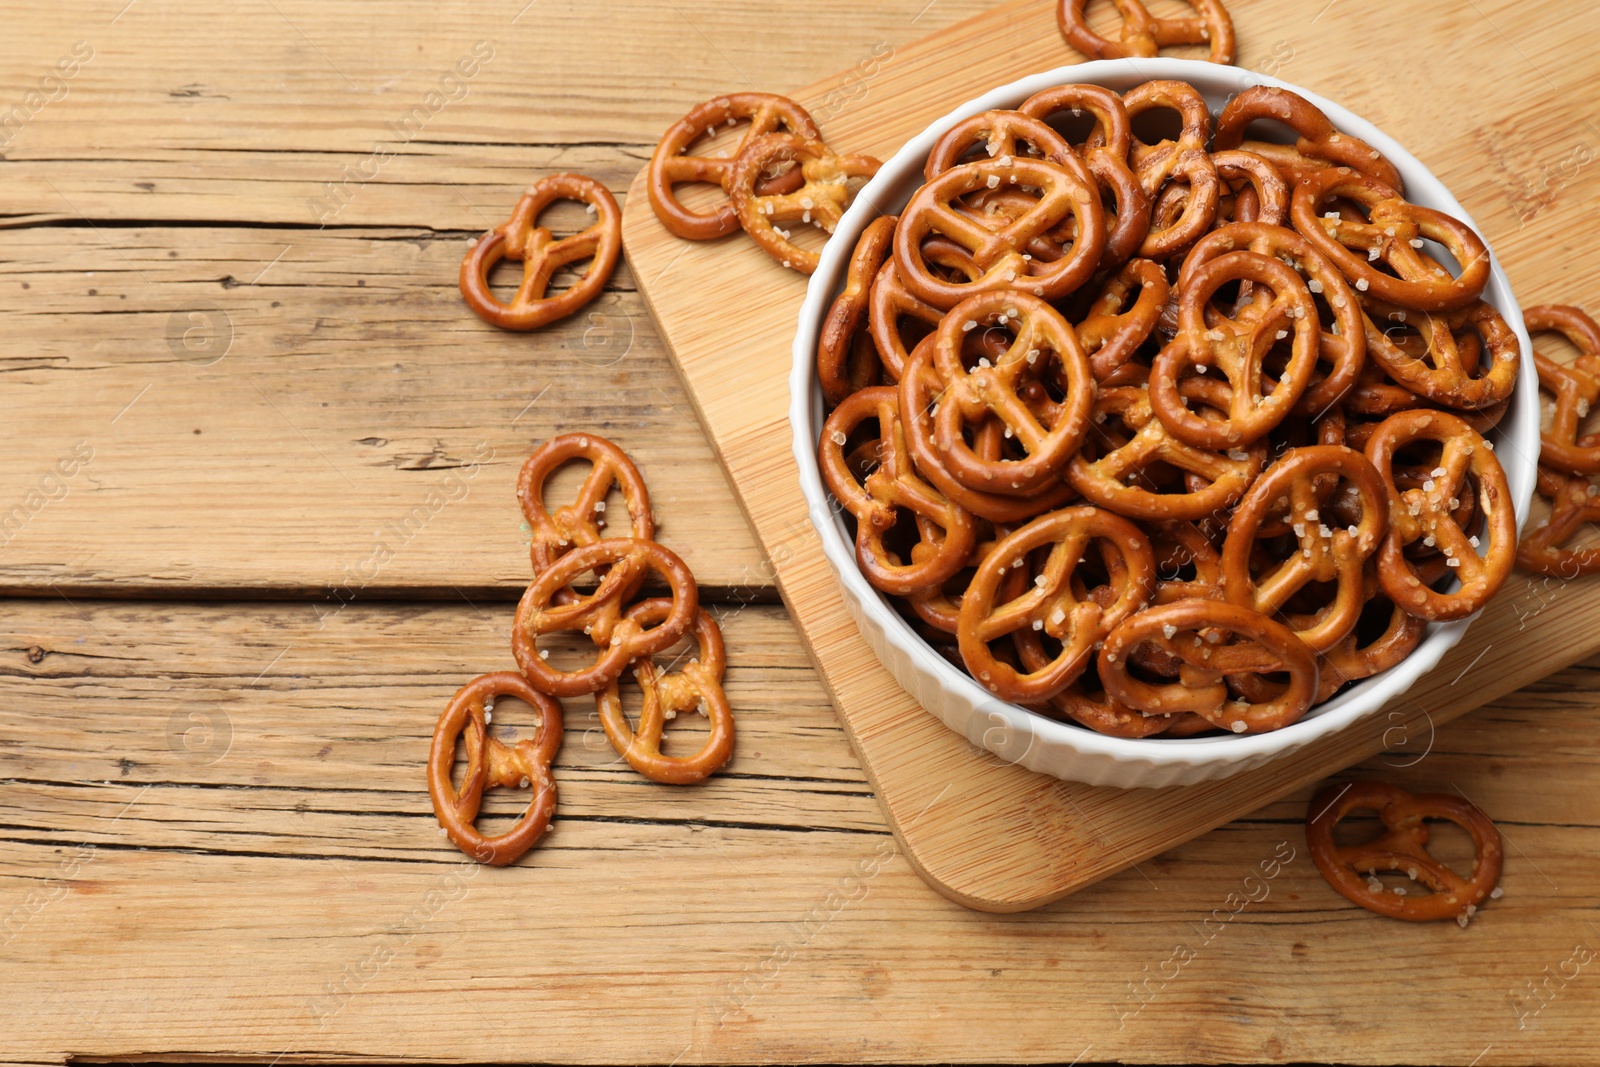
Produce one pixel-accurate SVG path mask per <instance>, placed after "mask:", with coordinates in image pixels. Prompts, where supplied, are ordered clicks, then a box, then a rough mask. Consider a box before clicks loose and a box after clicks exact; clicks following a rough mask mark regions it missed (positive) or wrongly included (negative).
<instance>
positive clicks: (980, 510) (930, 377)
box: [899, 334, 1076, 523]
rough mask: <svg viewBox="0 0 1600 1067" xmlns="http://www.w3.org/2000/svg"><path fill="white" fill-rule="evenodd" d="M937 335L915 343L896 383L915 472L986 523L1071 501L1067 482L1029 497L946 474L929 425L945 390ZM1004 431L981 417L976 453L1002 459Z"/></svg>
mask: <svg viewBox="0 0 1600 1067" xmlns="http://www.w3.org/2000/svg"><path fill="white" fill-rule="evenodd" d="M935 338H936V335H934V334H929V335H928V336H927V337H926V338H924V339H923V340H922V342H921V343H919V344H918V345H917V347H916V349H915V350H914V351H913V352H912V353H911V355H910V357H909V358H908V360H907V362H906V366H905V373H904V374H903V375H902V376H901V378H900V385H899V390H900V417H901V420H902V422H903V425H904V426H905V434H906V444H907V446H908V447H909V448H910V450H911V458H912V462H913V463H914V464H915V465H916V469H917V471H918V473H920V474H921V475H922V476H923V477H924V478H926V479H928V481H930V482H932V483H933V485H934V486H935V487H936V488H937V489H938V490H939V491H940V492H941V493H943V494H944V495H945V496H946V497H947V498H948V499H950V500H951V501H954V502H955V503H957V504H959V505H961V506H962V507H963V508H966V509H967V510H968V511H969V512H971V513H972V514H973V515H976V516H978V517H980V518H983V519H987V520H988V521H990V522H997V523H1020V522H1027V521H1028V520H1029V519H1032V518H1034V517H1036V516H1038V515H1042V514H1044V513H1045V512H1047V511H1051V510H1053V509H1055V508H1057V507H1060V506H1061V505H1062V504H1065V503H1066V502H1067V501H1069V500H1071V499H1072V498H1073V497H1074V496H1075V495H1076V493H1075V492H1074V491H1073V488H1072V486H1070V485H1067V484H1066V483H1065V482H1059V483H1057V484H1054V485H1050V486H1047V487H1046V488H1044V489H1042V490H1040V491H1039V492H1037V493H1034V494H1032V495H1013V494H1002V493H991V492H987V491H984V490H979V489H971V488H969V487H968V486H966V485H965V484H963V483H962V482H960V481H958V480H957V479H956V478H955V477H954V476H953V475H952V474H951V473H950V470H949V468H948V467H947V466H946V464H945V460H944V456H943V454H942V453H941V452H940V450H939V448H938V446H937V445H936V444H935V435H934V427H933V409H934V408H935V407H936V406H937V404H938V397H939V396H940V394H941V393H943V391H944V389H945V382H944V379H943V378H942V377H941V376H940V375H939V373H938V372H937V371H936V370H935V369H934V366H933V348H934V341H935ZM1004 432H1005V427H1004V425H1003V424H1002V423H1001V422H1000V420H999V419H998V418H990V419H987V420H985V421H984V422H983V423H982V424H981V425H979V427H978V428H977V432H976V433H975V434H974V435H973V442H972V452H973V453H974V455H975V456H976V457H977V458H978V459H979V460H980V461H981V462H984V463H998V462H1001V461H1002V457H1003V456H1004V454H1005V446H1006V444H1007V443H1008V442H1007V440H1006V438H1005V436H1004Z"/></svg>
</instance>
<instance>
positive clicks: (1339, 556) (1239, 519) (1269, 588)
mask: <svg viewBox="0 0 1600 1067" xmlns="http://www.w3.org/2000/svg"><path fill="white" fill-rule="evenodd" d="M1323 474H1329V475H1332V476H1333V477H1334V478H1335V479H1336V480H1340V481H1343V482H1346V483H1348V484H1349V485H1350V486H1351V487H1352V488H1353V489H1354V491H1355V494H1356V496H1357V498H1358V500H1359V509H1360V512H1359V520H1358V521H1357V522H1355V523H1351V524H1349V525H1348V526H1343V527H1339V528H1337V529H1335V528H1333V527H1332V526H1330V525H1329V520H1332V519H1333V517H1332V515H1329V516H1327V517H1324V516H1323V515H1322V513H1321V509H1319V506H1318V503H1319V499H1321V498H1320V497H1319V494H1318V492H1317V485H1316V482H1317V479H1318V477H1319V476H1320V475H1323ZM1322 496H1326V494H1322ZM1284 499H1286V500H1287V501H1288V517H1289V521H1291V522H1292V523H1293V527H1292V532H1293V534H1294V538H1295V542H1296V544H1295V547H1294V548H1293V549H1291V550H1290V553H1289V556H1288V558H1287V559H1284V560H1282V561H1278V562H1276V565H1275V566H1270V567H1268V568H1266V569H1265V570H1264V571H1263V572H1262V573H1260V574H1257V573H1254V570H1253V568H1252V566H1251V563H1252V560H1253V557H1254V556H1255V553H1256V549H1257V547H1258V544H1259V542H1258V538H1259V537H1260V534H1261V530H1262V527H1263V526H1264V525H1265V523H1266V521H1267V519H1268V516H1269V515H1270V513H1271V512H1272V510H1273V508H1274V505H1275V504H1276V502H1277V501H1279V500H1284ZM1388 512H1389V498H1388V493H1387V491H1386V489H1385V487H1384V483H1383V479H1382V478H1381V477H1379V475H1378V472H1377V470H1376V469H1374V467H1373V466H1372V464H1371V463H1369V462H1368V461H1367V458H1366V457H1365V456H1363V455H1362V454H1361V453H1360V452H1357V451H1356V450H1355V449H1353V448H1346V447H1344V446H1343V445H1308V446H1306V447H1304V448H1292V449H1290V450H1289V451H1287V452H1285V453H1284V454H1283V455H1282V456H1281V457H1280V458H1279V459H1278V460H1277V461H1276V462H1274V463H1273V464H1272V466H1271V467H1268V468H1267V470H1266V473H1264V474H1263V475H1262V476H1261V477H1260V478H1258V479H1257V480H1256V482H1255V484H1254V485H1252V486H1251V487H1250V491H1249V492H1248V493H1246V494H1245V496H1244V499H1243V500H1241V501H1240V502H1239V506H1238V507H1237V508H1235V509H1234V512H1233V518H1232V519H1231V520H1230V522H1229V525H1228V538H1227V541H1226V542H1224V544H1223V547H1222V574H1223V578H1222V589H1223V592H1224V595H1225V597H1226V599H1227V600H1228V602H1229V603H1231V604H1238V605H1240V606H1241V607H1247V608H1253V609H1255V610H1256V611H1259V612H1261V613H1263V614H1265V615H1270V616H1274V617H1276V616H1277V614H1278V612H1280V611H1282V610H1283V609H1284V607H1285V606H1286V605H1288V603H1289V601H1290V599H1291V598H1292V597H1294V596H1295V594H1297V593H1300V592H1302V591H1303V590H1304V589H1305V588H1306V586H1307V585H1310V584H1313V583H1321V584H1326V583H1333V585H1334V592H1333V600H1332V601H1331V603H1330V604H1329V605H1328V610H1327V611H1325V612H1323V613H1321V614H1320V617H1319V618H1318V619H1317V620H1316V621H1315V622H1314V623H1312V624H1310V625H1307V626H1298V625H1294V626H1291V627H1290V629H1292V630H1293V631H1294V633H1295V636H1296V637H1298V638H1299V639H1300V640H1301V641H1303V642H1304V643H1305V644H1306V645H1307V647H1309V648H1310V649H1311V650H1312V651H1314V652H1326V651H1327V650H1328V649H1330V648H1332V647H1334V646H1335V645H1336V644H1338V643H1339V642H1340V641H1341V640H1343V639H1344V638H1345V637H1346V636H1347V635H1349V634H1350V633H1351V632H1352V631H1353V630H1354V629H1355V627H1356V623H1357V622H1358V621H1359V620H1360V618H1361V609H1362V607H1363V606H1364V605H1365V604H1366V601H1367V596H1366V592H1367V591H1366V586H1365V581H1364V578H1365V565H1366V561H1367V560H1368V559H1370V558H1371V557H1372V555H1373V554H1374V553H1376V552H1377V551H1378V546H1379V545H1380V544H1382V542H1383V535H1384V534H1385V533H1386V532H1387V530H1388V524H1389V522H1388V520H1389V515H1388ZM1334 521H1336V520H1334Z"/></svg>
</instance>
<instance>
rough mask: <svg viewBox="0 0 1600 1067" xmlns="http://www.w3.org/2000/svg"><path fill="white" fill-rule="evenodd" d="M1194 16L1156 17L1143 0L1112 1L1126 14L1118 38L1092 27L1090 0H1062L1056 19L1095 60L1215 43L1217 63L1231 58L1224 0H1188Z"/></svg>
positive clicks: (1230, 33) (1072, 41)
mask: <svg viewBox="0 0 1600 1067" xmlns="http://www.w3.org/2000/svg"><path fill="white" fill-rule="evenodd" d="M1188 2H1189V6H1191V7H1193V8H1194V9H1195V12H1196V15H1197V17H1194V18H1182V19H1172V18H1156V17H1155V16H1154V15H1152V14H1150V10H1149V9H1148V8H1147V7H1145V5H1144V3H1143V2H1142V0H1112V3H1114V4H1115V5H1116V8H1117V10H1118V11H1119V12H1120V13H1121V14H1122V35H1121V39H1120V40H1116V41H1113V40H1110V39H1109V38H1107V37H1104V36H1102V35H1101V34H1099V33H1096V32H1095V31H1094V30H1093V29H1091V28H1090V26H1089V19H1088V17H1087V15H1086V14H1085V11H1084V9H1085V8H1087V7H1088V6H1089V0H1058V2H1057V5H1056V24H1057V25H1058V26H1060V27H1061V35H1062V36H1063V37H1065V38H1066V39H1067V43H1068V44H1070V45H1071V46H1072V47H1074V48H1076V49H1077V50H1078V51H1080V52H1082V53H1083V54H1084V55H1086V56H1088V57H1090V58H1091V59H1132V58H1138V57H1140V56H1143V57H1145V58H1149V57H1151V56H1154V55H1155V54H1156V53H1157V52H1158V51H1159V50H1160V49H1161V48H1162V47H1163V46H1166V45H1174V44H1206V43H1209V44H1210V45H1211V55H1210V57H1209V58H1210V60H1211V62H1213V63H1232V62H1233V54H1234V41H1233V20H1232V19H1231V18H1229V17H1228V9H1227V8H1225V7H1223V6H1222V0H1188Z"/></svg>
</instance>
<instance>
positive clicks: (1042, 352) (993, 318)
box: [925, 291, 1094, 584]
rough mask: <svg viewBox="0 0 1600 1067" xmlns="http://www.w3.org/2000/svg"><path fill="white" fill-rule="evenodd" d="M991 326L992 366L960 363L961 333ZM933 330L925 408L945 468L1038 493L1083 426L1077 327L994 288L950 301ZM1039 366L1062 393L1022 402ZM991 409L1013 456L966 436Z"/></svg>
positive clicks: (1088, 393) (1010, 491) (1088, 400)
mask: <svg viewBox="0 0 1600 1067" xmlns="http://www.w3.org/2000/svg"><path fill="white" fill-rule="evenodd" d="M992 326H998V327H1000V328H1001V329H1003V330H1005V331H1006V332H1007V333H1008V334H1010V336H1009V338H1008V346H1007V349H1006V351H1005V353H1004V355H1002V356H1000V357H999V359H998V360H997V361H995V362H994V363H993V364H991V363H990V361H989V360H988V359H986V358H983V359H980V360H979V361H978V365H977V366H976V367H972V368H968V367H966V366H965V365H964V363H963V360H962V345H963V340H964V339H965V337H966V335H967V334H968V333H970V332H972V331H973V330H975V329H985V330H987V329H988V328H990V327H992ZM1012 330H1015V331H1016V332H1015V333H1014V334H1011V333H1010V331H1012ZM933 336H934V342H933V366H934V369H935V370H936V371H937V372H938V374H939V377H940V379H941V380H942V381H943V383H944V389H943V391H942V392H941V394H940V396H939V398H938V404H937V409H938V410H936V411H933V412H932V413H931V414H932V416H933V428H934V439H935V441H936V442H937V443H938V446H939V451H940V453H941V455H942V456H943V458H944V466H945V468H946V469H947V470H948V471H949V472H950V475H951V477H953V478H955V479H956V481H958V482H960V483H961V484H963V485H965V486H967V487H968V488H970V489H977V490H980V491H983V492H993V493H1000V494H1002V495H1028V494H1032V493H1035V492H1037V491H1038V490H1039V489H1041V488H1042V487H1044V485H1045V483H1046V482H1047V481H1049V480H1050V479H1051V478H1053V477H1055V476H1056V475H1058V474H1059V473H1060V471H1061V470H1062V469H1063V468H1064V467H1065V466H1066V464H1067V460H1068V459H1069V458H1071V456H1072V455H1073V453H1075V452H1076V451H1077V450H1078V445H1079V443H1080V442H1081V441H1082V440H1083V435H1084V434H1085V433H1086V432H1087V431H1088V428H1089V410H1090V407H1091V405H1092V404H1093V403H1094V379H1093V378H1092V376H1091V375H1090V373H1089V362H1088V360H1087V358H1085V356H1084V354H1083V349H1082V348H1081V347H1080V346H1079V344H1078V335H1077V333H1076V332H1074V330H1073V329H1072V327H1071V326H1070V325H1068V324H1067V320H1066V319H1064V318H1062V317H1061V313H1060V312H1058V311H1056V309H1055V308H1053V307H1051V306H1050V305H1049V304H1047V303H1046V302H1045V301H1043V300H1041V299H1039V298H1038V297H1035V296H1030V295H1029V294H1027V293H1020V292H1004V291H997V292H986V293H979V294H977V295H976V296H971V297H968V298H967V299H966V300H963V301H962V302H961V303H959V304H957V305H956V306H955V308H954V309H952V310H951V312H950V313H949V314H948V315H946V316H945V317H944V321H943V322H941V323H940V325H939V329H938V331H937V332H936V333H935V334H934V335H933ZM1046 374H1049V375H1052V376H1054V377H1055V378H1056V379H1057V380H1058V381H1059V383H1060V386H1061V388H1062V389H1063V390H1064V392H1065V398H1064V399H1063V400H1062V401H1060V402H1059V403H1053V402H1051V401H1049V400H1048V398H1041V397H1039V396H1038V395H1037V392H1036V393H1035V394H1034V395H1033V399H1034V400H1035V403H1034V404H1030V403H1029V402H1028V400H1027V399H1025V398H1024V396H1025V393H1026V392H1027V390H1026V386H1027V385H1028V384H1029V383H1030V382H1036V381H1037V380H1038V379H1039V378H1040V377H1041V376H1043V375H1046ZM991 415H992V416H994V417H995V418H998V419H999V420H1000V422H1001V423H1002V424H1003V425H1004V427H1005V429H1006V431H1008V436H1011V437H1012V438H1014V439H1015V441H1016V442H1017V445H1018V447H1019V448H1020V449H1021V450H1022V452H1023V453H1024V454H1023V456H1022V457H1020V458H1018V459H1007V460H999V461H997V460H992V459H989V458H987V457H985V456H982V455H980V454H979V453H978V452H977V451H976V450H975V449H974V448H973V447H972V446H971V445H970V444H969V443H968V441H967V436H966V431H967V430H968V429H970V428H971V426H972V424H974V423H981V422H982V421H984V420H985V419H987V418H988V417H989V416H991ZM925 584H926V583H925Z"/></svg>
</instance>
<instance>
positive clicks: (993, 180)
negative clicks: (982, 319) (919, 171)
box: [894, 154, 1106, 309]
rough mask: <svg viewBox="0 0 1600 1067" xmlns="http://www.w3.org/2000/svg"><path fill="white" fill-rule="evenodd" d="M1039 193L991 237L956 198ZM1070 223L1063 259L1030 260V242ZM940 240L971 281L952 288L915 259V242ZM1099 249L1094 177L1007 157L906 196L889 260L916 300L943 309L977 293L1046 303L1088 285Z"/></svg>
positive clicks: (1071, 164) (954, 170)
mask: <svg viewBox="0 0 1600 1067" xmlns="http://www.w3.org/2000/svg"><path fill="white" fill-rule="evenodd" d="M1012 184H1015V185H1022V186H1030V187H1032V188H1034V189H1038V190H1039V191H1040V193H1039V197H1038V203H1037V204H1036V205H1035V206H1034V207H1033V208H1032V209H1031V210H1029V211H1027V212H1026V213H1025V214H1024V215H1023V216H1022V217H1021V218H1018V219H1016V220H1015V221H1013V222H1010V223H1009V224H1005V225H1002V226H1000V227H999V228H998V229H990V228H988V227H986V226H985V225H983V223H981V222H979V221H977V220H975V219H973V218H971V217H969V216H968V215H965V214H963V213H962V212H961V211H960V210H958V209H957V207H956V206H955V202H956V201H958V200H959V199H960V198H961V197H964V196H967V195H968V194H970V193H974V192H977V191H979V190H982V189H999V188H1001V187H1002V186H1005V185H1012ZM1068 216H1071V217H1072V218H1073V220H1074V221H1075V222H1076V225H1077V236H1076V239H1075V240H1074V241H1073V242H1072V246H1071V248H1070V250H1069V251H1067V252H1066V254H1064V255H1062V256H1061V258H1059V259H1057V260H1054V261H1049V262H1047V261H1044V260H1041V259H1039V258H1038V257H1036V256H1032V254H1031V253H1028V252H1027V251H1026V249H1027V248H1028V247H1029V244H1030V242H1032V241H1033V240H1034V239H1036V238H1038V237H1041V236H1043V235H1045V234H1047V233H1049V232H1050V231H1052V230H1054V229H1056V227H1058V226H1060V225H1061V223H1062V222H1063V221H1065V220H1066V219H1067V217H1068ZM936 234H937V235H940V236H943V237H945V238H948V239H949V240H951V241H953V242H955V243H956V244H958V245H960V246H961V247H962V248H964V249H966V250H967V252H968V253H970V254H971V257H972V262H973V264H974V266H975V267H976V269H977V271H978V277H977V278H976V279H974V280H970V281H956V280H954V279H951V278H947V277H943V276H941V275H939V274H938V273H936V272H935V271H934V270H933V269H932V268H931V266H930V265H929V263H928V260H927V258H926V256H925V255H924V253H923V242H924V240H925V239H927V238H928V237H930V236H933V235H936ZM1105 247H1106V222H1105V212H1104V210H1103V209H1102V208H1101V206H1100V191H1099V186H1098V185H1096V183H1095V180H1094V176H1093V175H1092V174H1090V173H1089V171H1088V169H1087V168H1086V167H1085V166H1084V165H1083V163H1082V161H1081V160H1079V159H1078V158H1077V156H1076V154H1073V155H1070V156H1069V157H1068V158H1067V159H1066V160H1065V161H1064V162H1062V163H1052V162H1048V161H1046V160H1042V159H1029V158H1027V157H1014V158H1013V159H1012V161H1011V162H1010V163H1009V164H1006V165H1002V164H1001V163H1000V161H999V160H998V159H979V160H977V161H975V162H972V163H963V164H961V165H959V166H955V167H951V168H950V169H949V170H947V171H944V172H943V173H942V174H938V175H936V176H935V177H934V178H933V180H932V181H929V182H927V183H926V184H924V185H923V186H922V187H921V188H920V189H918V190H917V191H916V192H915V193H914V194H912V197H911V202H910V203H909V204H907V205H906V208H905V211H903V212H902V213H901V215H900V225H899V227H897V228H896V230H895V235H894V259H895V266H896V268H897V270H898V271H899V275H900V280H901V281H902V282H903V283H905V287H906V288H907V289H908V290H909V291H910V292H911V293H912V294H913V295H915V296H916V297H917V298H918V299H920V300H923V301H926V302H927V303H929V304H932V305H933V306H934V307H937V308H942V309H949V308H953V307H955V306H956V305H957V304H959V303H960V302H961V301H962V300H964V299H966V298H967V297H968V296H971V295H973V294H974V293H979V292H990V291H994V290H1007V289H1014V290H1018V291H1023V292H1028V293H1032V294H1033V295H1035V296H1040V297H1045V298H1047V299H1056V298H1059V297H1062V296H1065V295H1066V294H1067V293H1069V292H1071V291H1072V290H1074V289H1076V288H1077V287H1078V286H1079V285H1082V284H1083V283H1084V282H1085V281H1087V280H1088V278H1089V276H1090V275H1091V274H1092V273H1093V272H1094V269H1095V267H1096V266H1097V265H1098V264H1099V262H1100V258H1101V256H1102V255H1103V254H1104V252H1105Z"/></svg>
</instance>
